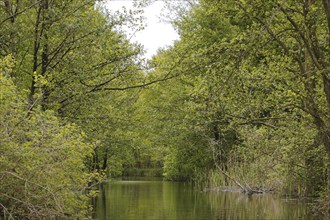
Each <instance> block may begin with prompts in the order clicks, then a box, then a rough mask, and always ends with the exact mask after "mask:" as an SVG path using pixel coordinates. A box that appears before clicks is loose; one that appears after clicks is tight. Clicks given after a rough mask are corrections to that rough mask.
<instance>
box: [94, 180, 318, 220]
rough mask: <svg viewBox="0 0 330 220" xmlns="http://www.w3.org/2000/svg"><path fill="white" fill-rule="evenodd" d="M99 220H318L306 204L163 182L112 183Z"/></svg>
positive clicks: (98, 206) (103, 195)
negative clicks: (206, 190)
mask: <svg viewBox="0 0 330 220" xmlns="http://www.w3.org/2000/svg"><path fill="white" fill-rule="evenodd" d="M94 203H95V204H94V205H95V212H94V214H93V218H94V219H99V220H151V219H158V220H202V219H205V220H227V219H251V220H252V219H253V220H254V219H302V220H304V219H306V220H307V219H308V220H312V219H317V218H315V217H313V216H311V215H310V214H309V213H308V204H307V203H306V202H303V201H298V200H293V199H287V198H280V197H277V196H274V195H269V194H268V195H252V196H250V197H249V196H247V195H244V194H242V193H239V192H201V191H200V190H197V189H196V188H195V187H193V186H191V185H190V184H185V183H181V182H168V181H162V180H161V179H146V178H134V179H121V180H111V181H108V182H106V183H104V184H103V185H102V186H101V187H100V192H99V195H98V197H97V198H96V199H95V201H94Z"/></svg>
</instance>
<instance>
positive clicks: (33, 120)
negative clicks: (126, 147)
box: [0, 57, 92, 219]
mask: <svg viewBox="0 0 330 220" xmlns="http://www.w3.org/2000/svg"><path fill="white" fill-rule="evenodd" d="M9 58H10V57H9ZM3 63H6V61H4V62H2V64H1V68H5V66H4V65H3ZM3 73H4V71H1V73H0V74H1V75H0V86H1V88H0V90H1V96H0V103H1V108H0V109H1V110H0V117H1V119H2V120H1V126H0V133H1V139H0V148H1V149H0V152H1V154H0V179H1V186H0V201H1V202H0V210H1V213H2V216H3V217H4V218H5V219H16V218H19V219H37V218H41V219H56V218H58V217H62V218H63V217H65V216H71V217H73V216H76V217H78V216H81V217H82V216H85V215H86V214H87V213H88V210H89V205H88V204H89V203H88V197H87V194H86V192H85V187H86V186H87V180H88V174H87V172H86V169H85V164H84V161H85V159H86V157H90V156H91V151H92V148H91V147H90V146H89V145H87V144H86V142H85V135H84V134H83V133H82V132H81V131H80V129H79V128H78V127H77V126H75V125H74V124H65V125H63V124H62V123H61V122H60V121H59V119H57V118H56V117H55V116H54V113H53V112H52V111H40V110H39V109H36V110H35V111H29V110H27V109H26V106H27V103H25V102H24V101H23V100H24V99H23V97H22V95H21V94H20V93H19V92H18V90H17V88H16V86H15V85H14V83H13V81H12V80H11V78H8V77H6V76H5V75H4V74H3Z"/></svg>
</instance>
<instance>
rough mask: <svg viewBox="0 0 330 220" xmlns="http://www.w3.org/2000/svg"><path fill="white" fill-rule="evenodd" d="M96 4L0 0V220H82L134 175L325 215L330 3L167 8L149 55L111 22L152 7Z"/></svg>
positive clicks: (329, 192) (245, 0) (174, 4)
mask: <svg viewBox="0 0 330 220" xmlns="http://www.w3.org/2000/svg"><path fill="white" fill-rule="evenodd" d="M104 2H106V1H96V0H80V1H73V0H62V1H56V0H15V1H13V0H1V1H0V92H1V95H0V182H1V184H0V213H1V217H0V219H58V218H69V219H72V218H82V217H86V216H88V215H89V212H90V209H91V207H90V198H91V197H92V196H93V195H94V193H95V192H94V191H93V190H91V189H93V186H94V185H95V184H97V183H99V182H100V181H102V180H104V179H106V178H111V177H115V176H121V175H137V174H143V175H162V176H164V177H165V178H166V179H168V180H173V181H192V182H195V183H198V184H200V185H202V186H203V187H208V188H210V189H212V188H213V187H217V186H224V185H225V186H234V185H235V186H238V187H240V188H241V190H242V191H243V192H247V193H259V192H270V191H271V192H276V193H279V194H282V195H283V194H285V195H290V196H295V197H315V198H316V199H315V203H314V204H313V209H314V210H315V211H316V212H322V213H324V214H325V215H329V214H330V213H329V212H330V210H329V209H330V176H329V174H330V0H275V1H274V0H272V1H270V0H263V1H261V0H253V1H252V0H223V1H210V0H198V1H166V3H167V7H169V8H170V11H171V14H170V15H168V16H169V18H170V19H171V22H172V24H173V26H174V27H175V28H176V30H177V32H178V33H179V35H180V39H179V40H177V41H176V42H175V43H174V45H172V46H170V47H168V48H163V49H160V50H159V51H158V53H157V55H155V56H154V57H153V58H152V59H151V60H146V59H145V58H144V56H143V53H144V50H143V47H142V46H141V45H139V44H137V43H132V42H130V39H129V37H127V36H126V35H125V33H124V32H123V31H122V28H121V27H123V26H124V25H126V26H129V27H131V28H135V29H136V31H138V30H139V29H140V28H143V25H144V24H143V20H142V19H141V18H140V15H141V13H142V10H143V7H144V6H145V5H148V4H150V3H152V1H137V3H138V4H140V5H137V10H134V11H123V12H110V11H107V10H106V9H105V7H104Z"/></svg>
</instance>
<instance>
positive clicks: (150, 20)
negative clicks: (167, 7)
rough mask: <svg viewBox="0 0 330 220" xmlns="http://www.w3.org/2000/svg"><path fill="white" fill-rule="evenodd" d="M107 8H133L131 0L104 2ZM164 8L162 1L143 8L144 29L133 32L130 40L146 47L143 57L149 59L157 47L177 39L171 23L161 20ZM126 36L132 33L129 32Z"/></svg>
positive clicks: (169, 43) (177, 36) (167, 44)
mask: <svg viewBox="0 0 330 220" xmlns="http://www.w3.org/2000/svg"><path fill="white" fill-rule="evenodd" d="M106 7H107V8H108V9H109V10H113V11H116V10H121V9H122V7H125V8H126V9H127V10H129V9H134V8H133V1H129V0H128V1H122V0H114V1H109V2H107V3H106ZM163 8H164V2H163V1H155V2H154V3H152V4H151V5H150V6H148V7H146V8H144V14H143V16H144V17H146V19H145V23H146V24H145V29H144V30H142V31H139V32H137V33H135V34H134V36H133V37H132V38H131V39H132V41H137V42H139V43H141V44H142V45H143V46H144V48H145V49H146V51H147V52H146V54H145V57H146V58H148V59H150V58H151V57H152V56H153V55H155V54H156V53H157V49H159V48H162V47H165V46H169V45H172V44H173V42H174V41H175V40H177V39H179V35H178V34H177V33H176V31H175V30H174V28H173V27H172V25H171V24H169V23H165V22H162V21H161V19H160V16H161V13H162V9H163ZM127 34H128V36H130V35H132V34H133V33H131V32H129V30H128V33H127Z"/></svg>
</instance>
